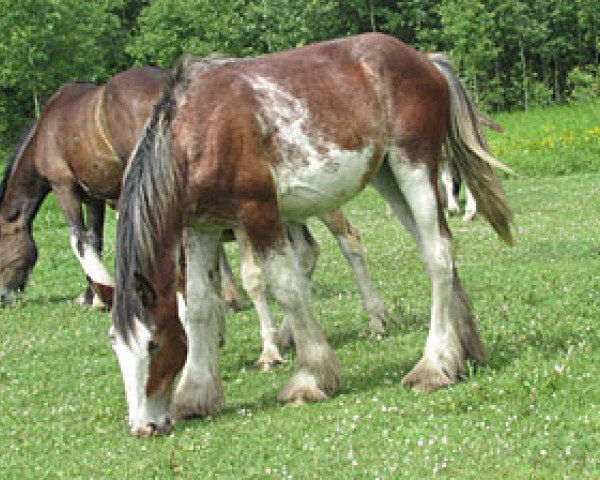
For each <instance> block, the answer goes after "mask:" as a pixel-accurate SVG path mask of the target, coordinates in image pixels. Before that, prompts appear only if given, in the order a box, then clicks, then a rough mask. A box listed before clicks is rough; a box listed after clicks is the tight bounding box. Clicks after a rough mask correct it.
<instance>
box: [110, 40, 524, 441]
mask: <svg viewBox="0 0 600 480" xmlns="http://www.w3.org/2000/svg"><path fill="white" fill-rule="evenodd" d="M315 79H318V81H315ZM444 143H446V144H447V145H448V148H450V149H452V151H453V153H454V157H455V161H456V162H457V164H458V165H459V168H460V170H461V174H462V176H463V178H464V180H465V181H466V182H467V184H468V185H469V188H470V189H471V191H472V192H473V195H474V196H475V198H476V199H477V202H478V205H479V208H480V211H481V213H482V214H483V215H484V216H485V218H486V219H487V220H488V221H489V222H490V224H491V225H492V227H493V228H494V229H495V230H496V232H497V233H498V234H499V236H500V237H501V238H503V239H504V240H505V241H507V242H509V243H510V242H511V241H512V236H511V232H510V219H511V213H510V208H509V206H508V202H507V200H506V198H505V195H504V192H503V191H502V188H501V186H500V182H499V179H498V178H497V176H496V175H495V174H494V172H493V170H492V166H496V167H503V165H502V164H501V163H500V162H498V161H497V160H495V159H494V158H493V157H492V156H491V154H490V153H489V151H488V150H487V148H486V145H485V142H484V141H483V140H482V134H481V132H480V131H479V128H478V124H477V119H476V117H475V110H474V106H473V105H472V103H471V101H470V100H469V98H468V96H467V94H466V92H465V90H464V88H463V87H462V85H461V83H460V81H459V79H458V77H457V76H456V75H455V73H453V71H452V70H451V69H450V66H449V64H448V63H445V62H444V63H436V64H435V65H434V64H433V63H432V62H431V61H429V60H428V58H427V56H426V55H424V54H421V53H418V52H417V51H415V50H414V49H412V48H411V47H409V46H407V45H405V44H403V43H402V42H400V41H398V40H396V39H394V38H392V37H389V36H386V35H382V34H375V33H371V34H365V35H360V36H356V37H350V38H345V39H339V40H333V41H328V42H323V43H317V44H314V45H310V46H307V47H302V48H298V49H294V50H290V51H286V52H280V53H276V54H272V55H266V56H262V57H257V58H253V59H248V60H247V61H244V62H235V63H231V64H228V65H223V66H217V67H215V68H211V69H198V68H195V66H194V64H193V63H192V64H185V63H184V64H183V65H181V66H180V67H179V68H177V69H176V71H175V74H174V77H173V79H172V82H171V85H170V88H169V89H168V90H167V91H166V93H165V95H164V97H163V98H162V99H161V100H160V102H158V103H157V105H156V106H155V110H154V113H153V115H152V118H151V119H150V121H149V122H148V125H147V127H146V130H145V131H144V133H143V134H142V136H141V137H140V140H139V142H138V145H137V147H136V149H135V151H134V152H133V154H132V158H131V159H130V164H129V169H128V173H127V175H126V177H125V180H124V184H123V189H122V193H121V199H120V205H119V208H120V215H119V220H118V228H117V242H116V261H115V266H116V278H115V282H116V283H115V301H114V305H113V312H112V314H113V327H114V338H113V341H114V343H113V346H114V351H115V353H116V355H117V359H118V361H119V364H120V367H121V370H122V374H123V379H124V383H125V392H126V397H127V402H128V407H129V423H130V426H131V428H132V433H134V434H135V435H151V434H157V433H163V432H165V431H168V430H169V429H170V428H171V416H170V415H171V412H173V413H174V415H175V416H176V417H177V418H186V417H190V416H197V415H201V416H204V415H213V414H215V413H217V412H218V411H219V410H220V409H221V407H222V405H223V403H224V399H223V391H222V386H221V375H220V372H219V365H218V358H217V356H218V355H217V354H218V333H217V331H218V325H219V323H220V318H221V317H222V315H223V311H222V307H221V304H220V297H219V295H218V294H217V291H216V285H215V283H216V277H217V276H216V275H215V272H216V270H217V264H218V245H219V240H220V235H221V233H220V232H221V231H222V230H223V229H224V228H234V229H235V230H236V232H237V233H238V235H239V237H243V238H244V242H245V245H246V246H247V248H251V249H252V250H253V252H254V255H255V258H256V259H257V261H258V262H259V263H260V264H261V266H262V270H263V271H264V272H265V273H266V276H267V279H268V282H269V284H270V286H271V291H272V293H273V296H274V297H275V299H276V301H277V302H278V303H279V304H280V305H281V308H282V311H283V314H284V318H286V319H287V320H288V321H289V322H290V325H291V328H292V331H293V337H294V342H295V348H296V359H295V361H296V368H295V371H294V373H293V376H292V378H291V379H290V380H289V381H288V382H287V384H286V385H285V386H284V387H283V388H282V389H281V391H280V392H279V396H278V397H279V399H280V400H281V401H284V402H304V401H317V400H323V399H325V398H327V396H328V395H331V394H334V393H335V392H336V391H337V390H338V388H339V384H340V379H341V377H340V368H339V365H338V362H337V359H336V357H335V354H334V352H333V351H332V349H331V348H330V347H329V345H328V343H327V341H326V339H325V337H324V335H323V333H322V331H321V329H320V327H319V325H318V324H317V322H316V321H315V319H314V318H313V316H312V313H311V310H310V305H309V286H308V281H307V279H306V277H305V276H304V275H303V274H302V272H301V269H300V266H299V265H298V260H297V257H296V256H295V255H294V254H293V252H292V250H291V247H290V245H289V241H288V238H287V235H286V231H285V228H284V223H283V222H284V221H299V222H303V221H304V220H305V219H306V218H307V217H309V216H312V215H320V214H323V213H324V212H327V211H331V210H332V209H333V208H336V207H338V206H339V205H341V204H343V203H344V202H346V201H348V200H349V199H350V198H352V197H353V196H355V195H356V194H358V193H359V192H360V191H361V190H362V189H363V188H364V187H365V186H366V185H367V184H368V183H371V184H372V185H373V186H374V187H375V188H376V189H377V191H378V192H379V193H380V194H381V195H382V196H383V197H384V198H385V199H386V200H387V201H388V203H390V205H391V206H392V208H393V211H394V213H395V215H396V216H397V217H398V218H399V219H400V220H401V221H402V223H403V224H404V225H405V227H406V228H407V229H408V231H409V232H410V233H411V234H412V236H413V237H414V239H415V241H416V243H417V245H418V247H419V249H420V251H421V255H422V258H423V261H424V263H425V267H426V271H427V275H428V277H429V280H430V282H431V287H432V289H431V291H432V301H431V322H430V329H429V335H428V338H427V341H426V344H425V349H424V353H423V357H422V358H421V360H420V361H419V362H418V363H417V364H416V366H415V367H414V368H413V369H412V371H411V372H409V373H408V374H407V375H406V376H405V377H404V379H403V383H404V384H405V385H409V386H412V387H413V388H415V389H416V390H421V391H428V390H435V389H437V388H440V387H444V386H448V385H450V384H452V383H454V382H456V381H457V380H458V379H459V378H460V376H461V374H462V373H463V372H464V370H465V361H466V360H467V359H471V360H473V361H475V362H482V361H483V360H484V357H485V353H484V347H483V344H482V342H481V340H480V337H479V334H478V332H477V328H476V326H475V322H474V317H473V315H472V313H471V310H470V306H469V303H468V301H467V297H466V294H465V293H464V291H463V288H462V286H461V282H460V280H459V277H458V273H457V269H456V267H455V265H454V261H453V257H452V247H451V243H452V242H451V235H450V231H449V229H448V226H447V223H446V221H445V218H444V215H443V212H442V206H441V203H440V199H439V193H438V188H437V182H438V171H439V164H440V161H441V153H442V146H443V144H444ZM181 245H183V247H184V249H185V258H186V264H185V268H186V277H187V280H186V293H187V306H186V310H185V331H184V330H183V327H182V326H181V324H180V322H179V320H178V318H177V308H176V296H175V290H176V283H177V282H176V279H177V266H178V263H179V262H178V254H179V250H180V246H181ZM184 333H185V334H187V338H188V340H187V345H186V343H185V342H184V341H183V337H184ZM182 368H183V371H182V372H181V376H180V379H179V381H178V383H177V385H175V382H174V380H175V377H176V375H177V374H178V373H179V371H180V369H182Z"/></svg>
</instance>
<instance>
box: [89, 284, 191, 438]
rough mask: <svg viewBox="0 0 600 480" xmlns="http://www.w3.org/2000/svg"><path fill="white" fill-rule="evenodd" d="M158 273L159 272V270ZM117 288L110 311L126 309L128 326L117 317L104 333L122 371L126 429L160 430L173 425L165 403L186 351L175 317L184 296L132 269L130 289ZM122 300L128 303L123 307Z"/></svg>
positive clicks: (134, 431)
mask: <svg viewBox="0 0 600 480" xmlns="http://www.w3.org/2000/svg"><path fill="white" fill-rule="evenodd" d="M157 277H158V278H164V276H161V275H160V274H158V275H157ZM96 287H98V286H97V285H96ZM103 290H104V293H103V295H104V296H105V297H106V299H107V300H110V299H111V298H112V297H113V293H114V292H112V291H111V289H110V287H108V288H107V287H106V286H104V288H103ZM96 291H100V289H99V288H96ZM119 293H120V294H119ZM119 293H117V301H116V303H117V313H116V314H115V313H114V312H113V315H119V314H120V315H123V311H124V310H125V312H128V313H125V315H128V318H127V319H126V323H127V325H128V328H129V331H127V330H125V331H123V329H122V328H120V327H119V326H118V323H117V325H116V326H115V325H113V326H112V327H111V330H110V332H109V335H110V340H111V346H112V349H113V351H114V353H115V355H116V356H117V360H118V361H119V365H120V367H121V371H122V373H123V379H124V384H125V392H126V396H127V403H128V405H129V424H130V426H131V432H132V434H133V435H136V436H150V435H159V434H164V433H167V432H169V431H170V430H171V427H172V422H171V414H170V404H171V399H172V396H173V389H174V381H175V377H176V376H177V374H178V373H179V372H180V371H181V369H182V368H183V365H184V364H185V360H186V357H187V338H186V332H185V330H184V328H183V325H182V322H181V320H180V316H181V314H182V313H183V312H182V309H181V307H182V306H183V302H181V301H180V300H179V298H181V297H179V294H178V293H176V292H175V285H173V284H172V283H171V284H170V285H166V284H165V283H163V282H162V281H153V280H150V279H148V278H146V277H144V276H142V275H141V274H139V273H137V272H136V273H134V274H133V279H132V282H131V291H129V292H119ZM126 293H128V294H126ZM178 297H179V298H178ZM103 299H104V297H103ZM124 301H126V302H128V303H129V306H128V307H127V308H125V309H123V308H122V307H123V302H124ZM181 318H183V317H181Z"/></svg>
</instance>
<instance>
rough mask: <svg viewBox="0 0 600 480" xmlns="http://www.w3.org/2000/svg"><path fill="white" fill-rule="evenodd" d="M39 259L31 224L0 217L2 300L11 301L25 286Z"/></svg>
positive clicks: (0, 285)
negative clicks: (8, 220) (9, 220)
mask: <svg viewBox="0 0 600 480" xmlns="http://www.w3.org/2000/svg"><path fill="white" fill-rule="evenodd" d="M36 260H37V247H36V245H35V241H34V240H33V236H32V234H31V226H29V225H23V224H22V223H21V222H18V221H16V222H7V221H5V220H2V219H0V301H1V302H2V303H9V302H10V301H11V299H12V295H13V293H15V292H19V291H21V290H23V289H24V288H25V285H26V284H27V279H28V278H29V274H30V273H31V270H32V269H33V266H34V265H35V262H36Z"/></svg>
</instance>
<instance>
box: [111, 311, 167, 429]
mask: <svg viewBox="0 0 600 480" xmlns="http://www.w3.org/2000/svg"><path fill="white" fill-rule="evenodd" d="M134 330H135V331H134V332H133V335H132V336H131V339H130V344H129V345H128V344H127V343H126V342H125V341H124V340H123V339H122V338H121V336H120V335H119V334H118V333H116V332H115V330H114V327H113V326H111V327H110V329H109V336H110V340H111V344H112V349H113V351H114V352H115V355H116V356H117V360H118V361H119V366H120V367H121V373H122V375H123V383H124V385H125V395H126V397H127V405H128V409H129V425H130V426H131V427H132V428H134V429H135V428H136V427H140V426H145V425H148V424H155V425H158V426H162V425H163V424H164V423H165V422H170V417H169V400H170V399H169V398H168V397H167V396H164V395H156V396H155V397H152V398H148V397H147V396H146V384H147V382H148V375H149V369H150V352H149V348H148V347H149V344H150V342H151V340H152V334H151V333H150V331H149V330H148V329H147V328H146V327H145V326H144V325H143V324H142V323H141V322H140V321H139V320H138V319H137V318H135V321H134Z"/></svg>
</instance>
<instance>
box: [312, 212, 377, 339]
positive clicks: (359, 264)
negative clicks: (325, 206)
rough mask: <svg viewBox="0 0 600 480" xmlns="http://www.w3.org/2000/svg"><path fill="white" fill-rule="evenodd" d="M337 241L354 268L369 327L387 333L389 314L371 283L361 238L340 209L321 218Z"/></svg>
mask: <svg viewBox="0 0 600 480" xmlns="http://www.w3.org/2000/svg"><path fill="white" fill-rule="evenodd" d="M320 219H321V221H322V222H323V223H324V224H325V226H326V227H327V228H328V229H329V231H330V232H331V234H332V235H333V236H334V237H335V239H336V240H337V243H338V245H339V247H340V250H341V251H342V253H343V255H344V257H345V258H346V260H347V261H348V263H349V264H350V267H352V271H353V272H354V278H355V279H356V285H357V286H358V292H359V294H360V299H361V301H362V305H363V308H364V310H365V312H367V315H368V316H369V325H370V326H371V329H372V330H373V331H374V332H375V333H379V334H383V333H385V327H386V325H387V322H388V318H389V314H388V311H387V308H385V304H384V303H383V300H381V297H380V296H379V295H378V294H377V291H376V290H375V287H373V284H372V283H371V278H370V276H369V270H368V269H367V262H366V258H365V254H364V251H363V248H362V245H361V243H360V236H359V234H358V230H356V229H355V228H354V227H353V226H352V225H351V224H350V222H349V221H348V219H347V218H346V216H345V215H344V212H342V210H340V209H336V210H333V211H331V212H329V213H326V214H325V215H323V216H321V217H320Z"/></svg>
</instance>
